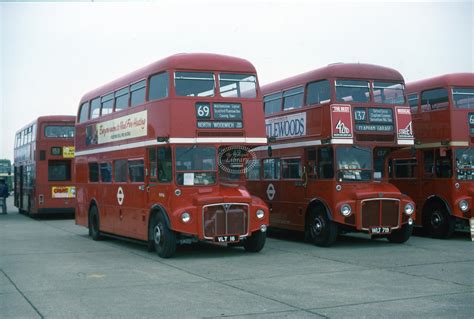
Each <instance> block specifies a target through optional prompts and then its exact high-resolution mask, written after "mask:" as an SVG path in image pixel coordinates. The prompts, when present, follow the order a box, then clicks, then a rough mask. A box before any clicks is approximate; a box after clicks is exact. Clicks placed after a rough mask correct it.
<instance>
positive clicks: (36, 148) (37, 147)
mask: <svg viewBox="0 0 474 319" xmlns="http://www.w3.org/2000/svg"><path fill="white" fill-rule="evenodd" d="M74 122H75V116H72V115H50V116H41V117H38V118H37V119H36V120H35V121H33V122H31V123H29V124H28V125H26V126H24V127H23V128H22V129H20V130H19V131H17V133H18V132H21V131H23V130H24V129H25V128H28V127H31V126H32V125H35V126H36V134H35V140H34V141H32V142H31V143H28V144H26V145H23V146H22V147H20V148H15V155H14V157H15V160H14V161H15V163H14V166H15V187H14V190H15V206H16V207H18V208H19V209H20V210H22V211H26V212H29V213H30V214H39V213H48V212H74V208H75V205H76V200H75V198H69V199H67V198H52V187H61V186H67V187H73V186H74V184H75V180H74V159H70V160H71V180H70V181H54V182H49V181H48V160H62V159H64V158H63V155H59V156H55V155H51V151H50V150H51V148H52V147H61V148H62V147H64V146H68V147H72V146H74V139H73V138H45V136H44V127H45V126H47V125H54V124H58V125H71V126H73V125H74ZM15 136H16V134H15ZM42 150H43V151H45V154H46V158H45V160H44V161H43V160H40V158H39V156H40V155H39V154H40V151H42ZM20 153H23V154H24V156H23V157H22V158H20ZM65 160H69V159H65ZM27 166H29V167H31V169H32V178H33V183H32V187H28V186H26V187H24V188H23V192H22V193H20V183H19V181H20V178H21V177H20V175H21V174H20V171H21V170H23V171H25V170H26V167H27ZM20 194H22V197H20ZM40 195H44V202H43V203H42V204H41V203H40V201H39V196H40Z"/></svg>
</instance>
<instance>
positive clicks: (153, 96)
mask: <svg viewBox="0 0 474 319" xmlns="http://www.w3.org/2000/svg"><path fill="white" fill-rule="evenodd" d="M168 83H169V81H168V73H167V72H163V73H159V74H155V75H152V76H151V78H150V89H149V92H148V100H149V101H153V100H158V99H162V98H165V97H167V96H168V90H169V87H168V86H169V84H168Z"/></svg>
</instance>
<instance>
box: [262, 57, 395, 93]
mask: <svg viewBox="0 0 474 319" xmlns="http://www.w3.org/2000/svg"><path fill="white" fill-rule="evenodd" d="M328 78H346V79H374V80H388V81H403V76H402V75H401V74H400V72H398V71H396V70H394V69H391V68H387V67H383V66H379V65H374V64H364V63H334V64H329V65H328V66H325V67H322V68H319V69H316V70H312V71H309V72H305V73H302V74H299V75H295V76H292V77H289V78H286V79H283V80H280V81H276V82H273V83H270V84H267V85H264V86H262V92H263V94H264V95H265V94H269V93H273V92H277V91H281V90H283V89H287V88H291V87H295V86H298V85H302V84H305V83H308V82H313V81H317V80H324V79H328Z"/></svg>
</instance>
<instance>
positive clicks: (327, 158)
mask: <svg viewBox="0 0 474 319" xmlns="http://www.w3.org/2000/svg"><path fill="white" fill-rule="evenodd" d="M318 164H319V165H318V168H319V174H318V175H319V178H322V179H331V178H333V177H334V161H333V149H332V148H330V147H321V148H319V149H318Z"/></svg>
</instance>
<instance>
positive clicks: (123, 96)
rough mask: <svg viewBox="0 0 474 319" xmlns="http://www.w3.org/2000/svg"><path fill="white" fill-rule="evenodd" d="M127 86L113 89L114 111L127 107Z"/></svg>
mask: <svg viewBox="0 0 474 319" xmlns="http://www.w3.org/2000/svg"><path fill="white" fill-rule="evenodd" d="M129 96H130V94H129V93H128V87H126V88H123V89H120V90H117V91H115V111H120V110H124V109H126V108H127V107H128V98H129Z"/></svg>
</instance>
